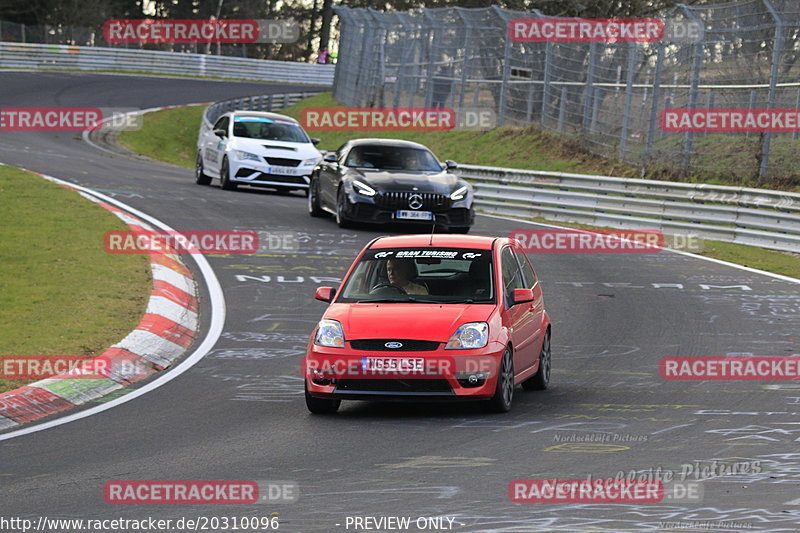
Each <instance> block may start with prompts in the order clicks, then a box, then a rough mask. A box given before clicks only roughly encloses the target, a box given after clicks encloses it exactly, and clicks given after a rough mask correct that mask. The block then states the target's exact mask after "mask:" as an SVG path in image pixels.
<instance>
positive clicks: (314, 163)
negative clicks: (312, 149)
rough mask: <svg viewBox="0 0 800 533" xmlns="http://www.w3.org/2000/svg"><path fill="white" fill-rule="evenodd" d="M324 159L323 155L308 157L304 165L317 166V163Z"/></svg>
mask: <svg viewBox="0 0 800 533" xmlns="http://www.w3.org/2000/svg"><path fill="white" fill-rule="evenodd" d="M320 161H322V158H321V157H312V158H311V159H306V160H304V161H303V163H302V166H304V167H315V166H317V163H319V162H320Z"/></svg>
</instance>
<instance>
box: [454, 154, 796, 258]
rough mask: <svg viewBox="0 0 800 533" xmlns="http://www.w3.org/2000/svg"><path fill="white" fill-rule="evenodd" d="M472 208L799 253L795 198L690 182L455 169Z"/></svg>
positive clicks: (775, 193) (505, 169) (473, 167)
mask: <svg viewBox="0 0 800 533" xmlns="http://www.w3.org/2000/svg"><path fill="white" fill-rule="evenodd" d="M459 173H460V175H461V176H462V177H463V178H465V179H467V180H469V181H471V182H472V183H473V185H474V187H475V207H476V208H477V209H479V210H481V211H485V212H488V213H494V214H498V215H509V216H517V217H542V218H546V219H548V220H553V221H560V222H575V223H580V224H589V225H592V226H601V227H612V228H623V229H657V230H661V231H662V232H664V233H666V234H676V233H691V234H694V235H697V236H698V237H702V238H705V239H713V240H718V241H725V242H733V243H737V244H748V245H751V246H759V247H761V248H769V249H773V250H781V251H789V252H797V253H800V194H798V193H790V192H781V191H770V190H766V189H752V188H746V187H728V186H722V185H707V184H694V183H677V182H669V181H665V182H660V181H652V180H640V179H628V178H616V177H608V176H592V175H586V174H570V173H563V172H545V171H534V170H519V169H512V168H496V167H483V166H477V165H459Z"/></svg>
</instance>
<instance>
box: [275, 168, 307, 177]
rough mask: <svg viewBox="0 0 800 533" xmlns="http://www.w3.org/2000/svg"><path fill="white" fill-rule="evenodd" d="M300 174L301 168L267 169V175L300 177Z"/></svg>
mask: <svg viewBox="0 0 800 533" xmlns="http://www.w3.org/2000/svg"><path fill="white" fill-rule="evenodd" d="M302 173H303V169H302V168H295V167H269V168H268V169H267V174H278V175H282V176H300V175H302Z"/></svg>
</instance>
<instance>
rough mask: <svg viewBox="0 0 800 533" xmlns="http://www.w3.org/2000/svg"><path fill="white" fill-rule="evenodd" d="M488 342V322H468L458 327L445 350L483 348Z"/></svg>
mask: <svg viewBox="0 0 800 533" xmlns="http://www.w3.org/2000/svg"><path fill="white" fill-rule="evenodd" d="M488 342H489V324H487V323H486V322H468V323H466V324H462V325H461V326H459V327H458V329H457V330H456V332H455V333H453V336H452V337H450V340H449V341H447V346H445V349H447V350H470V349H473V348H483V347H484V346H486V344H487V343H488Z"/></svg>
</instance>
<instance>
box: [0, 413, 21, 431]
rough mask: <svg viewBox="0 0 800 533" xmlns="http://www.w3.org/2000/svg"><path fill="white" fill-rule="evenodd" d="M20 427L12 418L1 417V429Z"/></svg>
mask: <svg viewBox="0 0 800 533" xmlns="http://www.w3.org/2000/svg"><path fill="white" fill-rule="evenodd" d="M16 425H18V424H17V423H16V422H14V421H13V420H11V419H10V418H6V417H4V416H0V429H6V428H10V427H13V426H16Z"/></svg>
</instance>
